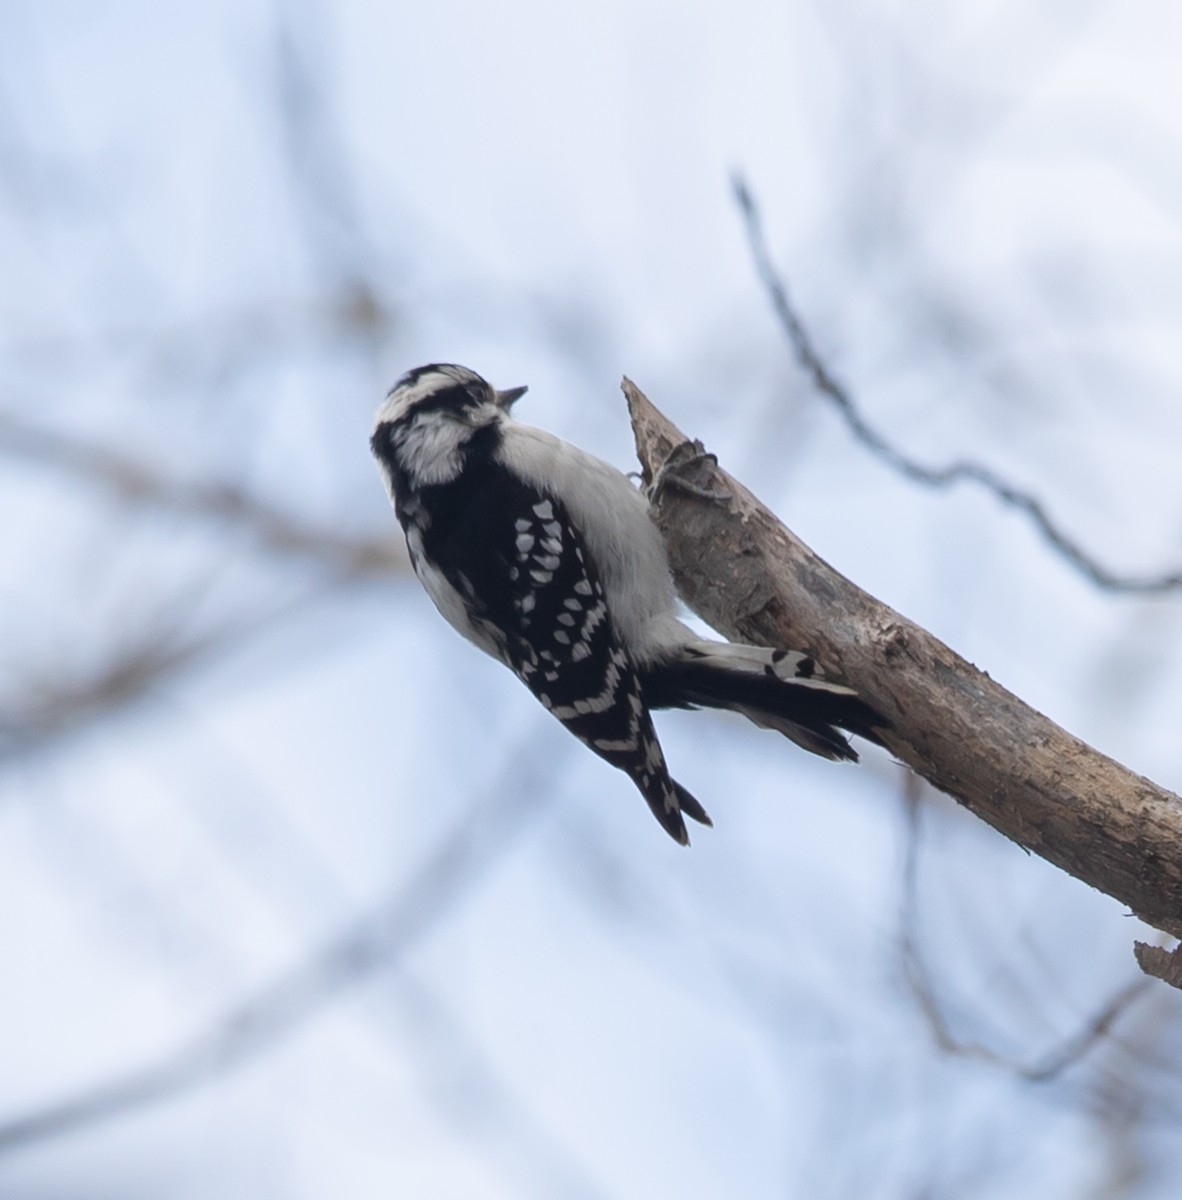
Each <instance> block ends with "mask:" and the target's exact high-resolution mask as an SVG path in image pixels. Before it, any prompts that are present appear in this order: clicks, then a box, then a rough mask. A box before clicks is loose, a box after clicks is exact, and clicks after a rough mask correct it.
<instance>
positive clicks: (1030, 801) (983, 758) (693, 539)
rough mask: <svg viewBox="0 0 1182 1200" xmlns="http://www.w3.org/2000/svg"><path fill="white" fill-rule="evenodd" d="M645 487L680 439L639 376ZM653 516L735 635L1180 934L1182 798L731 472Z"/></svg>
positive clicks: (981, 807)
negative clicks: (1003, 679)
mask: <svg viewBox="0 0 1182 1200" xmlns="http://www.w3.org/2000/svg"><path fill="white" fill-rule="evenodd" d="M623 387H624V393H625V395H626V396H627V398H628V405H629V409H630V411H631V415H632V425H633V431H634V433H635V436H636V445H637V454H638V456H639V458H640V461H641V464H642V466H643V468H644V474H645V478H646V479H651V478H652V475H653V472H654V471H656V470H658V469H659V468H660V466H661V465H662V464H663V463H664V462H665V461H666V460H667V458H668V455H669V453H670V451H671V450H672V448H673V447H674V446H676V445H678V444H680V443H682V442H684V441H685V438H684V436H683V435H682V433H681V431H680V430H678V429H677V428H676V426H674V425H673V424H672V423H671V422H670V421H669V420H668V418H666V417H665V416H663V415H662V414H661V413H660V412H658V411H657V410H656V409H655V408H654V407H653V406H652V404H651V403H650V402H649V401H648V400H647V399H646V398H645V396H644V395H643V394H642V393H641V392H640V391H639V389H637V388H636V386H635V385H634V384H632V383H631V382H630V381H629V380H624V384H623ZM689 478H690V479H691V480H692V481H693V482H694V483H696V484H697V485H699V486H700V487H707V488H711V489H713V490H714V491H717V492H721V491H725V492H726V493H727V495H726V497H725V498H718V499H703V498H702V497H700V496H697V495H693V494H691V493H690V492H688V491H686V490H683V489H681V488H665V489H663V491H662V493H661V496H660V497H659V500H658V503H657V504H656V505H655V507H654V510H653V517H654V520H655V521H656V522H657V525H658V526H659V527H660V529H661V532H662V534H663V536H664V538H665V542H666V545H667V546H668V548H669V554H670V558H671V561H672V564H673V571H674V574H675V576H676V578H677V582H678V586H679V588H680V589H681V592H682V595H683V596H684V597H685V599H686V601H687V602H688V603H689V604H690V606H691V607H692V608H693V609H694V610H695V611H696V612H698V613H699V614H700V615H701V616H702V617H703V618H704V619H705V620H707V621H709V622H710V624H712V625H713V626H715V627H716V628H717V629H720V630H722V631H723V632H724V633H726V634H727V635H729V636H731V637H736V638H739V639H740V640H746V641H751V642H756V643H759V644H762V645H766V646H787V647H791V648H793V649H798V650H805V651H807V652H808V653H810V654H812V655H813V656H814V657H815V658H816V659H817V661H818V662H819V663H820V665H821V667H822V668H823V669H824V670H825V671H827V672H828V673H829V674H831V675H833V676H835V677H837V678H839V679H844V680H846V681H848V682H849V684H850V685H851V686H852V687H853V688H855V689H856V690H857V692H858V693H859V695H861V696H863V697H865V699H866V700H867V701H868V702H869V703H870V704H872V705H873V706H874V708H875V709H877V710H878V711H879V712H880V713H882V714H883V715H884V716H885V717H886V718H887V719H888V720H889V721H890V723H891V724H890V727H889V728H887V729H885V730H884V731H883V733H882V740H883V742H884V744H885V745H886V747H887V748H888V749H889V750H890V751H891V752H892V753H893V754H894V755H896V756H897V757H898V758H899V759H901V760H902V761H903V762H905V763H906V764H907V765H908V766H910V767H911V768H912V769H913V770H914V771H916V772H918V773H919V774H920V775H922V776H923V777H924V778H925V779H927V780H928V781H929V782H930V783H932V784H933V785H934V786H935V787H937V788H939V789H940V790H941V791H944V792H947V793H949V794H950V795H952V796H954V797H955V798H956V799H957V800H959V801H960V802H961V803H962V804H964V805H965V806H966V807H968V808H969V809H971V810H972V811H973V812H974V813H976V814H977V815H978V816H979V817H981V818H982V819H983V820H985V821H987V822H989V824H991V825H992V826H993V827H994V828H995V829H998V830H1000V831H1001V832H1002V833H1004V834H1005V835H1006V836H1007V837H1009V838H1011V839H1012V840H1014V841H1015V842H1017V843H1018V844H1019V845H1020V846H1024V847H1025V848H1027V849H1029V850H1033V851H1034V852H1035V853H1036V854H1039V855H1041V856H1042V857H1043V858H1045V859H1047V861H1049V862H1051V863H1054V864H1055V865H1056V866H1058V867H1061V868H1062V869H1063V870H1065V871H1067V872H1069V873H1070V874H1072V875H1074V876H1075V877H1076V878H1077V879H1081V880H1083V881H1084V882H1085V883H1088V884H1090V885H1091V886H1092V887H1095V888H1099V889H1100V890H1101V891H1103V892H1106V893H1107V894H1108V895H1110V896H1113V897H1115V898H1116V899H1117V900H1119V901H1121V903H1123V904H1126V905H1128V907H1129V908H1131V909H1132V910H1133V912H1134V913H1136V914H1137V915H1138V916H1140V917H1141V918H1142V919H1143V920H1145V921H1147V922H1148V923H1150V924H1151V925H1154V926H1156V927H1158V928H1159V929H1163V930H1165V931H1167V932H1168V933H1170V934H1172V935H1173V936H1175V937H1178V936H1182V799H1180V798H1179V797H1178V796H1176V795H1174V794H1173V793H1172V792H1168V791H1166V790H1165V789H1164V788H1161V787H1158V786H1157V785H1156V784H1154V783H1152V782H1150V781H1149V780H1148V779H1144V778H1142V777H1141V776H1139V775H1135V774H1134V773H1133V772H1132V771H1130V770H1128V769H1127V768H1125V767H1122V766H1121V765H1120V764H1119V763H1117V762H1114V761H1113V760H1112V759H1109V758H1106V757H1105V756H1104V755H1102V754H1100V753H1098V752H1097V751H1095V750H1093V749H1092V748H1091V747H1090V746H1087V745H1085V744H1084V743H1083V742H1081V741H1079V740H1078V739H1077V738H1074V737H1072V736H1071V735H1070V734H1068V733H1066V732H1065V731H1064V730H1062V729H1060V728H1059V727H1058V726H1057V725H1055V724H1054V723H1053V722H1052V721H1050V720H1048V719H1047V718H1046V717H1044V716H1043V715H1042V714H1041V713H1038V712H1036V711H1035V710H1034V709H1032V708H1030V707H1029V706H1027V705H1026V704H1024V703H1023V702H1022V701H1021V700H1019V699H1018V698H1017V697H1016V696H1014V695H1012V694H1011V693H1009V692H1007V691H1006V690H1005V689H1004V688H1002V687H1000V686H999V685H998V684H996V683H995V682H994V681H993V680H992V679H990V678H989V676H988V675H986V674H985V673H984V672H983V671H979V670H978V669H977V668H976V667H974V666H973V665H972V664H971V663H969V662H966V661H965V660H964V659H963V658H961V657H960V656H959V655H958V654H955V653H954V652H953V651H952V650H950V649H949V648H948V647H947V646H945V645H943V643H941V642H940V641H938V640H937V639H936V638H934V637H933V636H932V635H931V634H930V633H928V632H927V631H926V630H924V629H921V628H920V627H919V626H917V625H914V624H912V623H911V622H910V621H908V620H906V619H905V618H904V617H902V616H900V615H899V614H898V613H896V612H894V611H893V610H892V609H890V608H888V607H887V606H886V605H884V604H881V603H880V602H879V601H877V600H875V599H874V598H873V597H872V596H869V595H867V594H866V593H865V592H863V591H861V589H859V588H858V587H856V586H855V585H854V584H853V583H851V582H850V581H849V580H848V579H845V578H844V577H843V576H841V575H839V574H838V573H837V572H836V571H834V570H833V568H832V567H830V566H829V565H828V564H827V563H826V562H824V561H822V560H821V559H820V558H818V557H817V555H816V554H814V553H813V552H812V550H810V549H809V548H808V547H807V546H806V545H804V543H803V542H801V541H800V540H799V539H798V538H797V537H796V536H795V535H794V534H792V533H791V532H790V531H789V530H788V529H786V528H785V527H784V526H783V525H781V524H780V522H779V521H778V520H777V519H776V518H775V516H774V515H773V514H772V513H771V512H769V511H768V509H766V508H765V507H764V506H763V505H762V504H760V503H759V501H758V500H757V499H756V498H755V497H754V496H752V495H751V493H750V492H748V491H747V489H746V488H744V487H743V486H742V484H740V483H738V482H737V481H736V480H734V479H732V478H731V477H730V476H729V475H727V474H726V472H725V471H722V470H720V469H719V468H718V467H717V466H714V465H711V464H710V462H709V460H703V461H700V462H698V463H697V464H696V465H694V466H692V467H691V468H690V469H689Z"/></svg>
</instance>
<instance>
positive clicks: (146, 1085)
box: [0, 725, 553, 1154]
mask: <svg viewBox="0 0 1182 1200" xmlns="http://www.w3.org/2000/svg"><path fill="white" fill-rule="evenodd" d="M537 729H538V733H537V734H535V735H532V736H530V737H527V738H526V739H525V740H524V741H523V743H522V744H521V745H520V746H519V747H518V748H517V750H516V752H515V753H513V754H512V755H511V756H510V758H509V760H508V761H507V762H506V764H505V766H504V768H503V770H502V772H501V773H500V775H499V777H498V778H497V779H496V781H495V782H494V784H493V786H492V788H491V789H490V791H491V795H489V794H488V792H486V791H485V790H484V789H482V790H481V795H480V797H479V799H478V800H477V801H476V803H474V804H473V805H472V806H471V807H470V808H469V810H468V811H467V812H465V813H464V814H463V816H462V817H461V818H460V820H459V821H458V822H457V824H456V826H455V828H454V830H453V831H452V832H451V833H450V834H449V835H448V836H447V837H446V838H445V839H444V841H443V842H442V844H441V845H440V846H439V848H438V849H437V850H436V851H435V852H434V853H432V854H431V855H430V856H429V857H428V859H427V861H426V862H425V863H424V864H423V865H422V866H421V867H420V868H419V869H418V870H417V871H416V872H415V873H414V874H413V875H412V876H411V877H410V878H409V879H407V880H406V881H405V882H404V883H403V884H402V886H400V887H399V888H398V889H397V890H396V891H394V893H393V894H392V895H391V896H390V897H389V898H388V899H387V900H385V901H384V902H382V903H381V904H379V905H378V906H377V907H376V908H375V909H374V910H373V911H372V912H371V913H370V914H369V915H367V916H365V917H364V918H362V919H361V920H359V921H358V922H357V923H356V924H355V925H353V926H352V927H351V928H349V929H347V930H345V931H344V932H343V933H342V934H341V935H340V936H339V937H337V938H335V939H334V940H332V941H330V942H329V943H328V944H327V945H325V946H324V947H323V948H321V949H320V950H319V951H317V952H316V953H315V954H313V955H312V956H311V957H310V958H308V959H307V960H306V961H305V962H303V963H301V964H300V965H299V966H297V967H296V968H295V969H294V970H292V971H290V972H289V973H288V974H287V975H285V976H283V977H281V978H280V979H277V980H276V981H275V982H274V983H272V984H270V985H269V986H267V987H265V988H263V989H262V990H261V991H260V992H258V993H257V994H256V995H255V996H253V997H252V998H250V999H249V1000H247V1001H245V1002H244V1003H242V1004H240V1005H238V1006H237V1007H235V1008H233V1009H231V1010H230V1011H229V1012H227V1013H225V1014H224V1015H223V1016H222V1017H220V1018H219V1019H218V1020H216V1021H215V1022H213V1024H212V1025H211V1026H210V1028H209V1029H207V1030H206V1031H205V1032H203V1033H200V1034H198V1035H197V1036H196V1037H194V1038H193V1039H192V1040H191V1041H189V1042H188V1044H186V1045H183V1046H181V1047H180V1048H179V1049H177V1050H176V1051H174V1052H173V1053H171V1054H168V1055H165V1056H164V1057H163V1058H161V1059H160V1060H159V1061H157V1062H155V1063H152V1064H150V1065H148V1066H145V1067H142V1068H141V1069H139V1070H136V1071H130V1072H128V1073H127V1074H126V1075H123V1076H120V1077H119V1078H116V1079H113V1080H110V1081H109V1082H107V1083H104V1084H100V1085H98V1086H97V1087H94V1088H91V1089H90V1090H88V1091H85V1092H82V1093H80V1094H79V1095H77V1096H74V1097H72V1098H71V1099H68V1100H65V1101H62V1102H60V1103H57V1104H51V1105H48V1106H47V1107H45V1108H42V1109H39V1110H37V1111H34V1112H31V1113H27V1114H25V1115H24V1116H19V1117H14V1118H11V1119H10V1120H8V1121H4V1122H0V1154H4V1153H6V1152H12V1151H14V1150H17V1149H20V1148H22V1147H25V1146H30V1145H34V1144H36V1143H39V1142H45V1141H48V1140H51V1139H53V1138H56V1137H62V1136H64V1135H67V1134H71V1133H75V1132H77V1131H79V1130H81V1129H85V1128H88V1127H90V1126H93V1125H97V1124H99V1123H100V1122H103V1121H109V1120H112V1119H114V1118H116V1117H121V1116H124V1115H126V1114H128V1113H130V1112H133V1111H135V1110H137V1109H140V1108H143V1107H145V1106H146V1105H149V1104H152V1103H155V1102H156V1101H159V1100H163V1099H165V1098H167V1097H171V1096H175V1095H178V1094H180V1093H183V1092H187V1091H190V1090H191V1089H193V1088H195V1087H197V1086H199V1085H201V1084H203V1083H207V1082H209V1081H210V1080H212V1079H214V1078H216V1077H218V1076H220V1075H222V1074H224V1073H225V1072H227V1071H229V1070H232V1069H233V1068H235V1067H238V1066H241V1065H243V1064H244V1063H246V1062H249V1061H250V1060H252V1059H254V1058H256V1057H258V1056H259V1055H260V1054H262V1053H264V1052H265V1051H266V1050H267V1049H269V1048H270V1047H271V1046H273V1045H274V1044H275V1043H277V1042H279V1041H280V1040H282V1039H283V1038H284V1037H288V1036H290V1035H292V1034H293V1033H295V1032H296V1031H297V1030H298V1029H299V1028H300V1027H301V1026H302V1025H303V1024H304V1022H306V1021H307V1020H308V1019H309V1018H311V1017H312V1016H314V1015H315V1014H316V1013H317V1012H319V1011H320V1010H321V1009H322V1008H323V1007H324V1006H325V1005H327V1004H328V1003H329V1002H330V1001H332V1000H333V999H334V998H335V997H336V996H338V995H339V994H340V993H341V992H342V991H344V990H345V989H346V988H348V987H351V986H353V985H355V984H357V983H359V982H361V981H362V980H364V979H366V978H368V977H370V976H371V975H373V974H374V973H375V972H377V971H380V970H382V969H385V968H388V967H391V966H393V965H395V964H396V963H397V961H398V959H399V958H400V957H401V956H402V955H403V954H405V953H406V952H407V950H409V949H410V948H411V946H413V945H414V944H415V942H417V941H418V940H419V939H420V938H422V937H423V936H425V935H426V934H427V933H429V932H430V931H431V930H432V929H433V928H434V927H435V926H436V925H437V924H438V923H439V921H440V920H441V919H442V918H443V917H444V916H445V915H446V914H447V913H448V912H450V911H451V909H452V908H453V906H454V905H455V904H456V903H457V902H459V901H460V900H461V899H463V897H464V896H465V895H466V894H467V893H468V891H469V890H470V889H471V888H472V887H473V886H474V885H475V884H476V882H477V881H478V880H479V879H480V878H481V877H482V876H483V874H484V873H485V872H486V871H488V870H489V869H490V868H491V867H493V866H494V865H495V864H496V863H497V862H499V861H500V859H501V858H502V857H503V856H504V854H506V853H507V852H508V851H509V849H510V848H511V847H512V846H514V845H515V844H516V842H517V839H518V838H519V837H520V836H521V835H522V834H523V833H524V832H525V830H526V829H527V828H528V827H529V825H530V823H531V821H532V819H533V818H534V817H536V816H537V814H538V812H539V810H540V808H541V805H542V804H543V803H544V801H545V798H546V797H547V796H549V795H550V794H551V789H550V788H549V787H548V786H547V783H546V779H544V778H543V776H546V778H549V775H548V772H549V771H551V770H552V768H553V759H552V758H547V756H546V755H544V754H541V753H540V751H539V746H538V740H539V737H542V736H545V735H546V734H548V733H549V726H548V725H546V726H545V727H544V731H543V727H542V726H538V727H537Z"/></svg>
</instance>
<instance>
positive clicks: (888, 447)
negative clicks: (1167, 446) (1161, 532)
mask: <svg viewBox="0 0 1182 1200" xmlns="http://www.w3.org/2000/svg"><path fill="white" fill-rule="evenodd" d="M734 190H735V200H736V202H737V203H738V205H739V209H740V210H741V212H742V214H743V223H744V226H745V227H746V230H747V241H748V244H749V245H750V247H751V256H752V258H753V259H754V260H755V268H756V270H757V271H758V272H759V277H760V279H761V280H762V281H763V285H764V287H765V288H766V289H767V294H768V298H769V299H770V300H771V302H772V307H773V308H774V309H775V313H776V317H777V318H778V320H779V322H780V326H781V327H782V329H783V330H784V334H785V336H786V337H787V338H788V341H789V343H790V344H791V346H792V349H793V351H794V352H795V354H796V359H797V361H798V362H799V363H800V365H801V366H802V367H803V368H804V370H805V372H806V374H807V375H808V377H809V379H810V380H811V381H812V384H813V387H814V388H816V390H817V391H818V392H820V393H821V395H822V396H824V397H825V398H826V399H827V400H829V401H830V403H832V404H833V406H834V407H835V408H836V409H837V411H838V412H839V413H840V414H841V416H842V419H843V420H844V421H845V423H846V426H847V427H848V428H849V430H850V432H851V433H852V434H853V435H854V437H855V438H856V439H857V440H858V441H859V442H861V443H862V445H864V446H865V447H866V448H867V449H868V450H869V451H870V452H871V453H872V454H873V455H874V456H875V457H876V458H879V459H881V460H882V461H883V462H885V463H886V464H887V465H888V466H889V467H891V468H893V469H894V470H896V471H898V472H899V474H901V475H903V476H904V477H906V478H907V479H910V480H912V481H913V482H915V483H920V484H923V485H924V486H926V487H932V488H948V487H952V486H953V485H954V484H958V483H962V482H964V483H976V484H979V485H980V486H981V487H983V488H985V490H986V491H989V492H992V493H993V494H994V495H995V496H996V497H997V498H998V499H999V500H1000V501H1002V503H1003V504H1007V505H1009V506H1010V507H1011V508H1016V509H1017V510H1018V511H1019V512H1022V513H1024V514H1025V515H1026V516H1027V517H1028V518H1029V519H1030V520H1031V522H1032V523H1033V524H1034V526H1035V528H1036V529H1037V530H1038V531H1039V533H1041V534H1042V536H1043V537H1044V538H1045V539H1046V540H1047V542H1049V543H1050V544H1051V545H1052V546H1053V547H1054V548H1055V549H1056V550H1057V551H1058V552H1059V553H1060V554H1061V555H1062V556H1063V557H1064V558H1065V559H1066V560H1067V561H1068V562H1069V563H1070V564H1071V565H1072V566H1073V567H1075V569H1076V570H1077V571H1079V572H1080V573H1081V574H1083V575H1084V576H1086V577H1087V578H1088V579H1090V580H1091V581H1092V583H1094V584H1095V585H1096V586H1097V587H1099V588H1103V589H1104V590H1105V591H1110V592H1133V593H1137V594H1140V595H1155V594H1160V593H1163V592H1174V591H1179V590H1182V571H1171V572H1169V573H1167V574H1164V575H1148V576H1129V575H1121V574H1118V573H1117V572H1116V571H1113V570H1111V569H1110V568H1109V567H1107V566H1105V565H1104V564H1103V563H1101V562H1100V561H1099V560H1098V559H1096V558H1095V557H1093V556H1092V555H1091V554H1089V553H1088V552H1087V551H1086V550H1085V549H1084V548H1083V547H1082V546H1081V545H1080V544H1079V543H1078V542H1077V541H1075V540H1074V539H1073V538H1071V537H1069V536H1068V535H1067V534H1066V533H1064V532H1063V530H1062V529H1060V528H1059V526H1058V525H1057V524H1056V523H1055V522H1054V521H1053V520H1052V518H1051V516H1050V514H1049V513H1048V512H1047V510H1046V508H1045V507H1044V506H1043V503H1042V501H1041V500H1039V499H1037V497H1035V496H1032V495H1031V494H1030V493H1029V492H1026V491H1023V490H1022V489H1021V488H1018V487H1015V486H1014V485H1013V484H1012V483H1009V482H1007V481H1006V480H1005V479H1003V478H1002V477H1001V476H1000V475H998V474H997V472H995V471H993V470H991V469H990V468H989V467H986V466H984V465H983V464H981V463H977V462H972V461H967V460H966V461H961V462H954V463H951V464H949V465H948V466H945V467H928V466H925V465H924V464H923V463H920V462H917V461H916V460H915V459H913V458H911V457H909V456H908V455H907V454H905V453H904V452H903V451H902V450H900V449H898V447H896V446H894V445H892V444H891V443H890V442H889V441H887V439H886V438H885V437H883V435H882V434H881V433H879V432H878V430H876V429H875V428H874V427H873V426H872V425H870V424H869V422H868V421H867V420H866V418H865V417H864V416H863V415H862V413H861V411H860V410H859V409H858V406H857V404H856V403H855V401H854V398H853V396H852V395H851V394H850V391H849V389H848V388H847V387H846V386H845V385H844V384H843V383H840V382H839V381H838V380H837V379H836V378H835V377H834V375H833V374H832V372H831V371H830V370H829V368H828V367H827V366H826V365H825V362H824V360H823V359H822V358H821V355H820V353H819V352H818V350H817V348H816V345H815V344H814V343H813V339H812V337H811V336H810V334H809V331H808V330H807V329H806V328H805V325H804V322H803V321H802V320H801V318H800V315H799V313H798V312H797V311H796V309H795V308H794V307H793V305H792V301H791V300H790V299H789V296H788V287H787V285H786V284H785V283H784V280H783V278H782V276H781V275H780V274H779V272H778V271H777V270H776V267H775V265H774V264H773V262H772V258H771V254H770V253H769V251H768V247H767V240H766V238H765V237H764V233H763V222H762V219H761V217H760V213H759V208H758V206H757V205H756V203H755V199H754V197H753V196H752V194H751V190H750V189H749V188H748V186H747V184H746V182H745V181H744V180H743V179H742V178H736V179H735V181H734Z"/></svg>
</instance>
